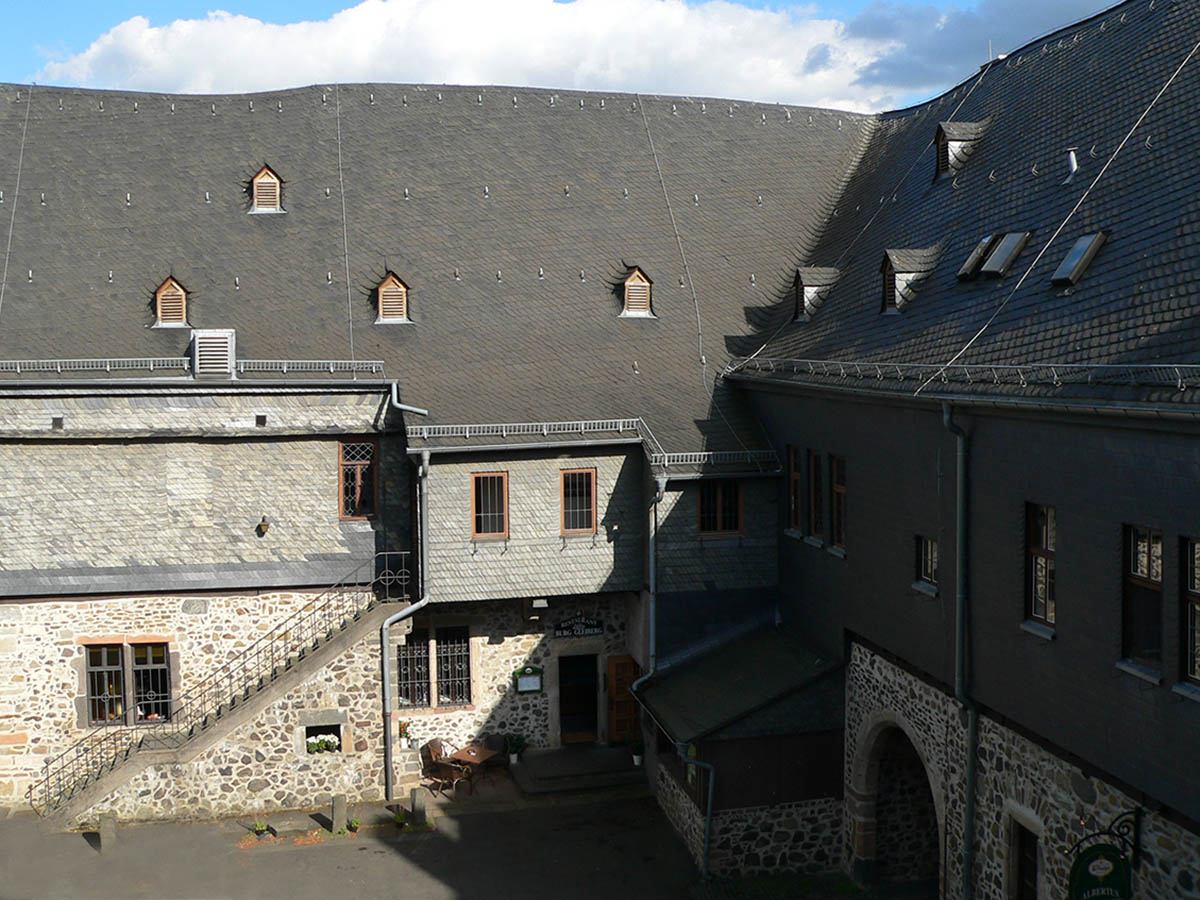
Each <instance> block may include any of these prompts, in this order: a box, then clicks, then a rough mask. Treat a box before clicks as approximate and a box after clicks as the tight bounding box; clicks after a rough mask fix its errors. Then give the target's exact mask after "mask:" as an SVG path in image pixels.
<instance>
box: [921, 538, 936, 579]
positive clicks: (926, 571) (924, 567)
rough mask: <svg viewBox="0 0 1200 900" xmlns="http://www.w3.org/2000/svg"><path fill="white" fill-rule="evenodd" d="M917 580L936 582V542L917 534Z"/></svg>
mask: <svg viewBox="0 0 1200 900" xmlns="http://www.w3.org/2000/svg"><path fill="white" fill-rule="evenodd" d="M917 581H921V582H924V583H925V584H933V585H936V584H937V583H938V544H937V541H935V540H933V539H932V538H927V537H923V536H921V535H917Z"/></svg>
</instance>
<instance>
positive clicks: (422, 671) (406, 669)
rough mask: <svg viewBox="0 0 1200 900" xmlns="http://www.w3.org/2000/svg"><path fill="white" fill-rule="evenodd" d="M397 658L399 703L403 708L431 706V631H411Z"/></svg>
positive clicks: (423, 629) (416, 629) (417, 629)
mask: <svg viewBox="0 0 1200 900" xmlns="http://www.w3.org/2000/svg"><path fill="white" fill-rule="evenodd" d="M397 656H398V659H397V663H398V665H397V667H396V700H397V702H398V703H399V704H400V705H401V706H429V629H427V628H414V629H413V630H412V631H410V632H409V633H408V635H407V636H406V637H405V638H404V643H403V644H401V645H400V647H399V649H398V653H397Z"/></svg>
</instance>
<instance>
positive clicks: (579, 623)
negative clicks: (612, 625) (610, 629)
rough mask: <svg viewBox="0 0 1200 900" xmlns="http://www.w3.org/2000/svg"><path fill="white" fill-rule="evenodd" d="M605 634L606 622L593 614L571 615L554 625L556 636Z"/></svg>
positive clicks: (569, 636) (571, 636) (570, 636)
mask: <svg viewBox="0 0 1200 900" xmlns="http://www.w3.org/2000/svg"><path fill="white" fill-rule="evenodd" d="M599 634H604V623H603V622H601V621H600V620H599V619H593V618H592V617H591V616H583V615H580V616H571V618H569V619H563V620H562V621H561V622H559V623H558V624H557V625H555V626H554V636H555V637H556V638H573V637H593V636H595V635H599Z"/></svg>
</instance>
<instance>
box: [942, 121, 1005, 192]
mask: <svg viewBox="0 0 1200 900" xmlns="http://www.w3.org/2000/svg"><path fill="white" fill-rule="evenodd" d="M989 125H991V119H984V120H983V121H982V122H942V123H941V124H940V125H938V128H937V134H935V135H934V145H935V147H936V148H937V166H936V170H935V172H934V177H935V178H937V177H938V176H940V175H945V174H950V175H953V174H956V173H957V172H958V171H959V170H960V169H962V167H963V166H965V165H966V164H967V157H969V156H970V155H971V154H972V153H974V152H975V148H976V147H978V146H979V142H980V141H981V140H983V136H984V135H985V134H986V133H987V130H988V126H989Z"/></svg>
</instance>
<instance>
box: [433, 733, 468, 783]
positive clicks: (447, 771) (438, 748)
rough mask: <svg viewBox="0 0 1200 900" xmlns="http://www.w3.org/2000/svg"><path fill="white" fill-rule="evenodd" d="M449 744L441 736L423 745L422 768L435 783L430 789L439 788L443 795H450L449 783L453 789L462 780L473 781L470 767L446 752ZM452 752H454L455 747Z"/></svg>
mask: <svg viewBox="0 0 1200 900" xmlns="http://www.w3.org/2000/svg"><path fill="white" fill-rule="evenodd" d="M447 746H448V745H447V744H446V743H445V742H444V741H442V739H441V738H434V739H433V740H431V741H428V742H427V743H425V744H424V745H423V746H422V747H421V768H422V770H423V772H424V775H425V777H426V778H427V779H429V780H430V781H431V782H432V783H433V787H431V788H429V790H430V792H432V791H434V790H439V791H441V792H442V796H443V797H449V796H450V795H449V794H447V793H446V786H447V785H449V786H450V790H451V791H453V790H454V789H455V788H456V787H458V783H459V782H460V781H465V782H467V783H468V784H470V783H471V770H470V768H469V767H468V766H464V765H461V764H459V763H457V762H455V761H454V760H452V759H449V758H448V754H447V753H446V747H447ZM450 752H451V753H453V752H454V751H453V748H452V749H451V751H450Z"/></svg>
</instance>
